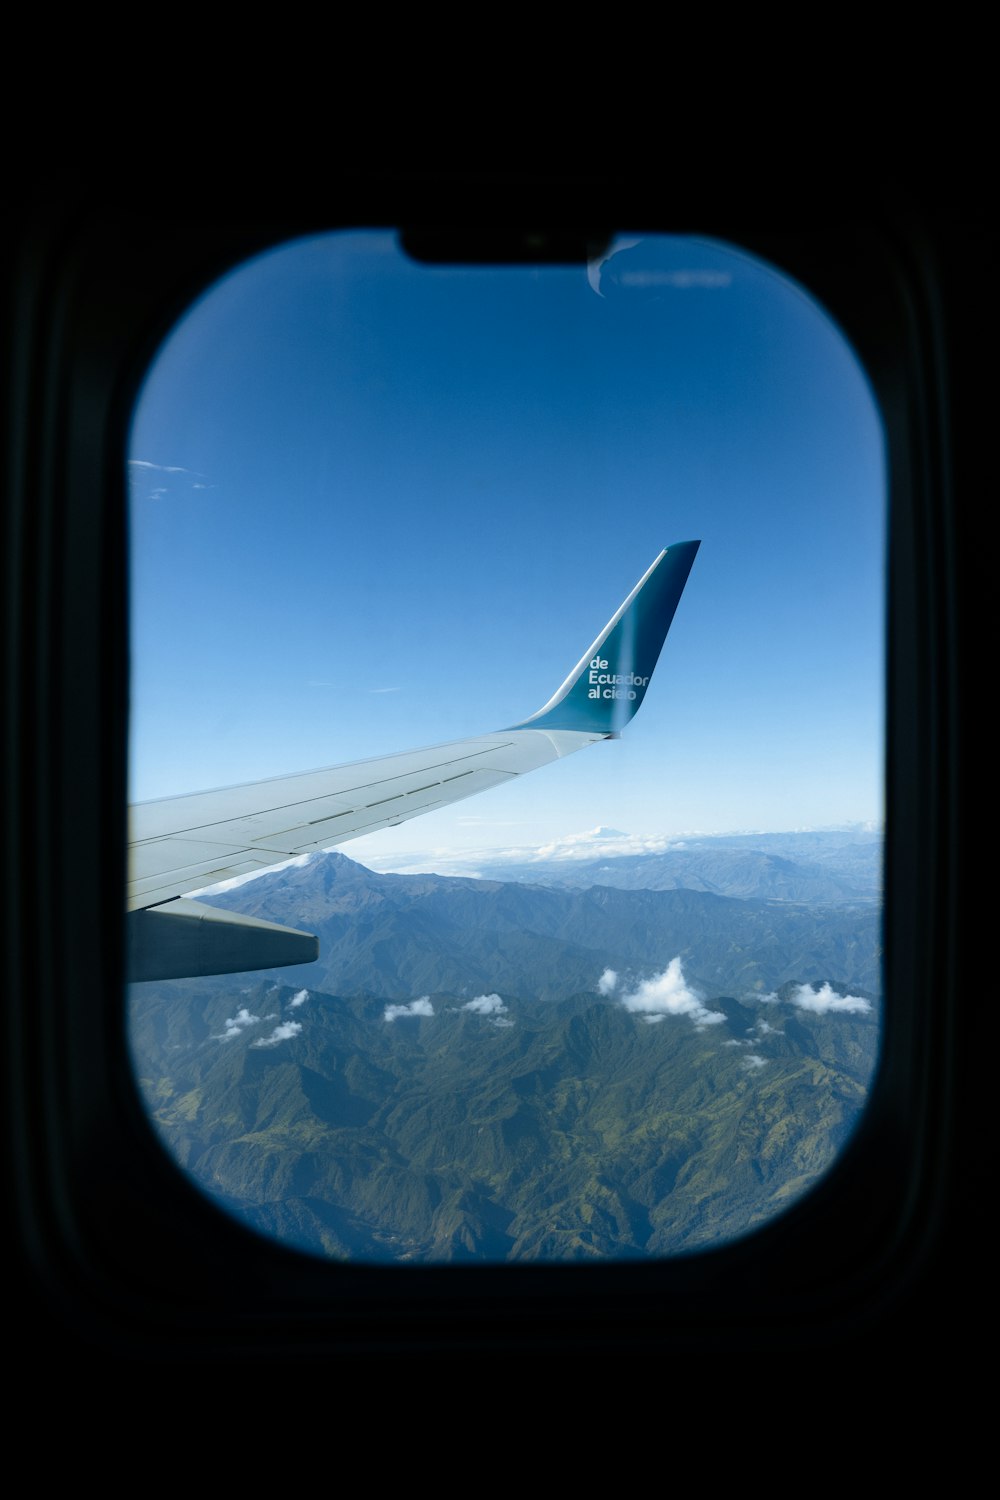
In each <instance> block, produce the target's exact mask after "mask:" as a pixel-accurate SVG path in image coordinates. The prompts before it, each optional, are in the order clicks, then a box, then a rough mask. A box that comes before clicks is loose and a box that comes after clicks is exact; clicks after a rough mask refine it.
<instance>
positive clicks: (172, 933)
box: [127, 542, 700, 980]
mask: <svg viewBox="0 0 1000 1500" xmlns="http://www.w3.org/2000/svg"><path fill="white" fill-rule="evenodd" d="M699 545H700V544H699V543H698V542H679V543H676V544H674V545H673V546H671V547H668V548H666V549H665V550H664V551H663V552H661V553H660V555H659V557H658V558H657V559H656V561H655V562H654V563H653V564H652V566H651V567H650V568H649V569H648V570H647V571H646V572H645V573H644V574H643V576H642V578H640V580H639V582H638V583H637V584H636V586H635V588H634V589H633V590H632V592H631V593H630V594H629V596H628V598H627V599H626V600H625V602H624V603H623V604H622V606H621V608H620V609H619V610H618V611H617V613H616V614H615V615H614V616H613V618H612V619H611V620H610V621H609V622H608V624H607V625H606V626H605V628H604V629H603V630H602V631H601V633H600V635H599V636H598V637H597V639H596V640H595V641H594V643H593V644H592V645H591V646H589V647H588V649H587V650H586V651H585V652H584V654H583V656H582V657H581V658H580V660H579V662H578V663H577V665H576V666H575V667H574V668H573V670H572V671H571V672H570V674H569V675H568V677H567V678H566V680H565V682H563V684H562V686H561V687H560V688H559V689H558V690H557V691H556V692H555V693H554V694H553V696H552V697H551V698H550V699H549V701H548V703H546V704H545V705H544V707H542V708H540V709H539V710H538V712H537V713H535V714H533V715H532V716H531V718H529V719H526V720H524V722H523V723H520V724H515V725H512V726H511V728H509V729H504V730H500V731H497V732H496V733H493V734H483V735H477V736H474V737H473V738H471V739H464V740H455V741H452V742H451V743H450V744H444V745H432V746H429V747H428V748H427V749H423V750H408V751H404V752H403V753H401V754H396V755H387V756H384V757H381V758H379V759H377V760H367V761H357V762H354V763H353V764H348V765H342V766H330V767H327V768H326V769H325V770H319V771H305V772H301V773H298V774H295V775H291V776H277V777H274V778H272V779H270V780H268V781H259V782H254V783H252V784H249V785H246V786H234V787H224V788H221V789H220V790H217V791H211V792H195V793H192V794H191V795H189V796H182V797H167V798H165V799H162V800H160V801H156V802H140V803H136V804H133V806H132V807H131V808H130V809H129V876H128V899H127V907H128V912H129V917H128V977H129V979H132V980H138V979H171V978H181V977H184V976H194V975H198V974H224V973H232V972H238V971H240V970H243V969H256V968H272V967H277V966H279V965H282V964H295V963H309V962H311V961H312V960H313V959H314V958H315V957H316V956H317V951H318V950H317V942H316V939H315V938H314V937H313V936H312V935H311V934H309V933H302V932H296V931H295V930H294V929H292V928H287V927H279V926H277V925H276V924H274V923H267V922H261V921H259V920H258V919H256V918H249V917H238V916H236V915H234V914H233V913H231V912H223V911H219V910H216V909H215V908H213V907H211V906H208V905H205V904H204V903H202V902H196V901H190V900H185V899H180V898H183V897H184V895H185V892H187V891H192V890H200V889H202V888H204V887H205V886H210V885H215V884H217V883H218V882H220V881H223V880H231V879H233V877H234V876H238V875H248V874H252V873H253V872H254V871H256V870H260V869H264V868H266V867H267V866H268V865H272V864H280V863H281V862H283V861H284V860H287V859H291V858H293V857H294V856H295V855H298V854H306V853H309V852H311V851H313V850H319V849H330V848H333V847H334V846H335V845H337V844H341V843H344V842H345V841H346V840H348V839H352V838H357V837H358V836H359V835H360V834H363V833H372V832H374V831H375V830H376V829H379V828H390V827H394V826H395V825H396V824H398V823H403V822H406V820H407V819H409V818H416V817H419V816H420V815H421V814H422V813H425V812H431V811H432V810H433V809H434V808H438V807H444V806H446V805H447V804H448V803H451V802H458V801H461V800H462V799H463V798H465V797H472V796H475V795H476V793H477V792H483V791H487V790H488V789H489V788H490V787H494V786H500V785H502V784H503V783H504V782H505V781H510V780H512V779H513V778H514V777H515V776H522V775H524V773H525V772H526V771H533V770H536V769H537V767H539V766H544V765H547V764H548V763H549V762H550V761H554V760H559V759H561V758H562V757H563V756H565V755H571V754H572V753H573V751H574V750H581V749H583V747H584V746H585V745H592V744H594V743H595V742H596V741H597V740H603V739H609V738H611V737H613V736H615V735H617V734H619V733H620V732H621V730H622V728H623V727H624V726H625V725H626V724H627V723H628V722H629V720H630V719H631V718H632V717H633V715H634V714H635V713H636V711H637V709H638V708H639V706H640V704H641V703H642V700H643V698H644V697H645V694H646V690H647V688H648V686H649V681H650V678H651V676H652V673H653V668H654V667H655V666H656V662H657V660H658V658H659V655H660V650H661V648H662V646H663V642H664V640H665V638H666V634H667V631H668V630H669V628H670V623H671V621H672V620H673V617H674V612H675V610H676V608H677V605H678V602H679V600H680V597H681V594H682V592H683V590H684V585H685V583H686V582H687V578H688V574H689V573H690V571H691V566H692V564H693V562H694V558H695V554H696V553H697V551H698V547H699Z"/></svg>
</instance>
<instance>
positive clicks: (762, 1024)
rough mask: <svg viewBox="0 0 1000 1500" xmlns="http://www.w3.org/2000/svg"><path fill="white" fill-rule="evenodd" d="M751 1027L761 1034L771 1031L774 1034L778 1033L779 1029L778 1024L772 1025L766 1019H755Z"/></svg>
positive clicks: (764, 1034) (765, 1034)
mask: <svg viewBox="0 0 1000 1500" xmlns="http://www.w3.org/2000/svg"><path fill="white" fill-rule="evenodd" d="M753 1029H754V1031H757V1032H759V1033H760V1035H761V1036H767V1035H768V1034H769V1033H770V1032H772V1031H773V1032H774V1033H775V1035H778V1034H779V1033H780V1031H781V1027H780V1026H772V1025H770V1023H769V1022H767V1021H755V1022H754V1027H753Z"/></svg>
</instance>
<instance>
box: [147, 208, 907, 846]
mask: <svg viewBox="0 0 1000 1500" xmlns="http://www.w3.org/2000/svg"><path fill="white" fill-rule="evenodd" d="M129 475H130V493H131V538H132V575H131V576H132V724H131V763H132V772H131V776H132V781H131V797H132V798H133V799H134V800H137V799H146V798H152V797H159V796H166V795H169V794H171V793H175V792H183V791H191V790H199V789H202V788H206V787H212V786H220V785H227V784H232V783H235V782H242V781H249V780H254V779H257V778H259V777H263V776H270V775H277V774H280V773H282V772H286V771H296V770H303V769H308V768H311V767H314V766H322V765H329V764H335V763H338V762H341V761H348V760H355V759H362V758H365V757H368V756H373V755H379V754H383V753H387V752H390V751H394V750H402V749H407V748H410V747H412V746H417V745H424V744H433V743H436V742H439V741H444V740H449V739H454V738H458V737H460V736H462V735H465V734H473V733H478V732H481V731H485V730H490V729H496V728H500V727H502V726H504V725H507V724H510V723H513V722H517V721H519V720H522V719H524V718H525V717H526V716H527V715H528V714H530V713H532V712H534V710H535V709H537V708H538V707H540V706H541V704H542V703H543V702H544V701H545V700H546V699H547V698H548V697H549V696H550V695H551V693H552V691H553V690H554V689H555V688H556V687H557V686H558V684H559V683H560V682H561V681H562V679H563V678H564V676H565V674H566V672H567V671H568V670H569V668H570V667H571V666H572V665H574V663H575V662H576V661H577V660H578V659H579V657H580V655H581V653H582V652H583V650H584V649H585V648H586V647H587V646H588V645H589V643H590V642H591V641H592V640H593V638H594V637H595V636H596V635H597V633H598V631H599V630H600V629H601V628H602V626H603V625H604V624H605V623H606V622H607V620H608V619H609V618H610V616H611V615H612V614H613V613H614V611H615V610H616V609H617V607H618V605H619V604H620V603H621V601H622V599H623V598H624V597H625V595H626V594H627V593H628V592H629V590H630V589H631V588H632V586H633V585H634V583H635V582H636V580H637V579H638V578H639V577H640V575H641V574H642V573H643V572H644V571H645V569H646V568H647V567H648V566H649V564H650V563H651V562H652V560H653V558H654V557H655V556H656V555H657V553H658V552H659V551H660V549H661V548H662V547H664V546H665V545H668V544H669V543H671V542H675V541H683V540H687V539H691V538H700V539H701V540H702V548H701V551H700V553H699V556H698V558H697V560H696V562H695V566H694V569H693V571H692V574H691V578H690V580H689V583H688V586H687V590H686V592H685V595H684V598H683V599H682V601H681V604H680V607H679V609H678V612H677V617H676V619H675V622H674V625H673V628H672V630H671V632H670V635H669V637H668V640H667V644H666V647H665V648H664V652H663V655H662V656H661V659H660V664H659V666H658V668H657V672H656V676H655V677H654V679H653V684H652V686H651V688H650V691H649V693H648V694H647V697H646V700H645V703H644V704H643V707H642V711H641V713H640V714H639V715H638V716H637V718H636V719H635V721H634V722H633V724H632V725H631V726H630V727H629V728H628V730H626V732H625V735H624V736H623V738H622V740H621V741H619V742H614V743H608V744H605V745H598V746H595V747H594V748H593V749H592V750H588V751H586V752H584V753H582V754H580V755H577V756H574V757H571V758H570V759H569V760H568V761H566V762H563V763H561V764H558V765H554V766H551V767H548V768H546V769H545V770H542V771H539V772H537V773H534V774H533V775H531V776H528V777H525V778H524V779H523V780H521V781H519V782H518V783H516V784H514V785H511V786H506V787H503V788H500V789H498V790H496V791H495V792H491V793H488V794H486V795H484V796H482V797H479V798H476V799H473V800H470V801H469V802H467V803H460V804H458V805H456V806H454V807H452V808H450V809H446V810H444V811H442V812H439V813H436V814H432V815H428V816H427V817H425V818H419V819H416V820H414V821H413V822H411V823H409V824H406V825H403V826H402V827H400V828H397V829H390V830H385V831H384V832H382V833H380V834H376V835H372V836H369V837H368V838H365V839H363V840H356V841H354V842H353V843H352V844H349V845H347V846H345V847H344V852H345V853H347V854H350V855H351V856H352V857H357V858H360V859H363V860H370V861H371V862H372V863H376V862H377V863H379V864H381V865H382V866H383V867H391V864H392V861H393V859H394V857H395V856H396V855H397V854H399V855H400V856H402V855H404V854H406V855H411V854H412V853H413V852H414V851H430V850H442V849H447V848H453V849H455V848H457V849H475V848H500V847H505V846H508V845H515V844H516V845H518V846H522V847H523V846H530V845H533V844H539V843H544V842H547V841H549V840H552V839H558V838H563V837H566V836H568V835H572V834H575V833H578V832H580V831H581V830H584V829H588V828H592V827H594V826H595V825H599V824H604V825H609V826H612V827H614V828H618V829H622V830H625V831H626V832H628V833H631V834H635V835H636V836H656V835H663V834H680V833H683V832H690V831H694V830H698V831H701V832H721V831H726V830H732V829H769V830H780V829H789V828H800V827H820V826H827V825H831V824H838V823H843V822H854V821H871V820H878V819H880V818H881V816H882V692H883V687H882V684H883V639H882V636H883V608H884V600H883V588H884V576H883V575H884V529H885V475H884V458H883V445H882V433H881V425H880V421H879V417H878V414H877V411H876V408H875V404H874V400H873V398H872V396H871V393H870V391H869V388H868V385H867V382H866V380H865V377H864V375H863V373H862V371H861V370H860V367H859V366H858V364H857V362H856V360H855V358H854V356H853V354H852V353H851V350H850V349H849V347H848V345H847V343H846V341H845V339H844V338H843V336H842V335H841V334H840V333H839V332H838V331H837V329H836V328H835V327H834V326H833V324H832V323H831V321H830V320H829V318H828V317H827V316H826V315H825V313H823V311H822V310H821V309H819V308H818V307H817V305H816V304H815V303H814V302H813V301H812V300H811V299H810V298H809V297H808V296H807V295H806V294H805V293H804V292H803V291H802V290H801V289H799V288H797V287H796V286H795V285H794V284H793V283H791V282H790V281H788V280H787V278H785V277H784V276H783V275H781V274H779V273H777V272H776V271H774V270H773V269H771V268H769V267H767V266H766V265H764V264H763V263H762V262H760V261H757V260H755V259H753V258H752V257H750V256H747V255H745V254H744V253H742V252H739V251H736V250H733V249H732V248H730V247H726V246H723V245H720V244H717V243H712V242H708V241H703V240H697V239H690V238H671V239H666V238H654V239H649V238H646V239H639V238H637V237H636V236H630V235H623V236H622V237H621V238H620V239H619V241H618V242H617V248H616V249H615V251H614V253H613V254H612V255H611V256H610V257H609V258H608V259H606V260H605V261H604V262H603V264H602V265H600V266H592V267H591V268H590V269H589V272H588V269H587V268H584V267H573V268H539V269H527V268H523V267H520V268H499V269H486V270H483V269H479V268H475V269H473V268H463V269H459V270H455V269H444V268H427V267H422V266H417V265H414V264H412V263H410V262H409V261H408V260H407V259H406V258H405V257H404V256H403V255H402V254H401V253H400V252H399V250H398V248H397V246H396V244H395V240H394V238H393V236H392V235H390V234H387V233H382V232H378V233H373V232H359V233H354V234H338V235H329V236H322V237H316V238H312V239H308V240H301V241H297V242H295V243H293V244H291V245H289V246H286V247H283V248H280V249H278V250H275V251H272V252H270V253H268V254H266V255H264V256H261V257H258V258H257V259H256V260H254V261H252V262H250V263H248V264H247V265H246V266H244V267H241V268H238V269H237V270H236V271H234V272H233V273H231V275H230V276H229V277H228V278H227V279H226V280H225V281H223V282H222V283H220V284H219V285H218V286H217V287H215V288H214V289H212V290H210V291H209V292H208V293H206V294H205V295H204V296H203V297H202V298H201V300H200V301H199V302H198V303H197V304H195V306H194V307H193V308H192V309H191V311H190V312H189V313H188V314H187V316H186V317H185V318H184V319H183V320H182V321H181V323H180V324H179V325H178V326H177V327H176V328H175V330H174V332H173V333H172V335H171V336H170V337H169V338H168V340H167V341H166V343H165V344H164V345H163V347H162V349H161V351H160V353H159V355H158V356H157V358H156V360H155V361H154V363H153V365H152V366H151V368H150V372H149V374H148V376H147V379H146V382H145V384H144V387H143V389H142V391H141V393H140V397H139V401H138V404H137V408H136V413H135V418H134V422H133V426H132V432H131V438H130V450H129ZM429 863H430V861H429Z"/></svg>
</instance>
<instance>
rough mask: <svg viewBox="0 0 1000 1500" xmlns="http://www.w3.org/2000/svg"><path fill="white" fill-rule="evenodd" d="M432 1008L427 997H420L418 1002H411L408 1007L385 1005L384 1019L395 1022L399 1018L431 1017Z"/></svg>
mask: <svg viewBox="0 0 1000 1500" xmlns="http://www.w3.org/2000/svg"><path fill="white" fill-rule="evenodd" d="M433 1014H434V1007H433V1005H432V1004H431V1002H430V999H429V997H428V996H427V995H421V997H420V999H419V1000H412V1001H411V1002H410V1004H409V1005H387V1006H386V1008H385V1019H386V1020H387V1021H396V1020H398V1019H399V1018H400V1016H432V1015H433Z"/></svg>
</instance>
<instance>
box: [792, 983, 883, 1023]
mask: <svg viewBox="0 0 1000 1500" xmlns="http://www.w3.org/2000/svg"><path fill="white" fill-rule="evenodd" d="M791 1001H792V1004H793V1005H797V1006H798V1008H799V1010H809V1011H813V1012H814V1013H815V1014H816V1015H819V1016H825V1015H827V1014H828V1013H829V1012H830V1011H846V1012H854V1013H855V1014H857V1015H861V1014H863V1013H864V1012H865V1011H868V1010H871V1008H872V1007H871V1001H870V1000H864V999H862V997H861V996H860V995H838V994H837V993H836V992H835V991H834V990H833V989H831V988H830V985H829V984H824V985H823V986H822V988H820V989H819V990H814V989H813V987H812V985H811V984H800V985H799V987H798V989H797V990H795V992H794V994H793V995H792V997H791Z"/></svg>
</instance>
